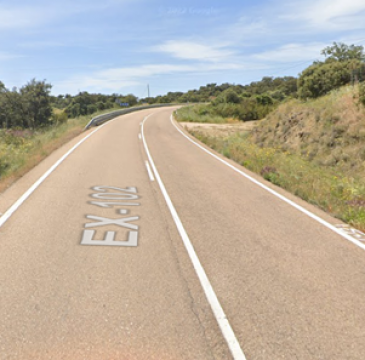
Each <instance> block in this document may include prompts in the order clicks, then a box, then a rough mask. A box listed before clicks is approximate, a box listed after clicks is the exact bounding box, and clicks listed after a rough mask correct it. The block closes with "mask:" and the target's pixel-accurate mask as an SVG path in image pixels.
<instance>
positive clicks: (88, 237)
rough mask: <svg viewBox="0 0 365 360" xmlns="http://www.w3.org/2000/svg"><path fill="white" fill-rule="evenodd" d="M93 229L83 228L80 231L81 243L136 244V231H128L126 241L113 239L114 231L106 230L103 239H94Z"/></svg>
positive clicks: (105, 244) (130, 245) (103, 244)
mask: <svg viewBox="0 0 365 360" xmlns="http://www.w3.org/2000/svg"><path fill="white" fill-rule="evenodd" d="M94 234H95V230H84V231H83V233H82V239H81V245H96V246H128V247H135V246H137V245H138V231H129V233H128V240H127V241H118V240H115V232H114V231H107V232H106V233H105V237H104V240H94V239H93V237H94Z"/></svg>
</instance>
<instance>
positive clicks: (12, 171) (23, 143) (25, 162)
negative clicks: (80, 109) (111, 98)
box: [0, 108, 115, 192]
mask: <svg viewBox="0 0 365 360" xmlns="http://www.w3.org/2000/svg"><path fill="white" fill-rule="evenodd" d="M112 110H115V108H112V109H108V110H104V111H99V112H96V113H94V114H93V115H95V116H96V115H98V114H101V113H104V112H109V111H112ZM56 114H57V112H56ZM89 121H90V116H89V115H85V116H79V117H77V118H72V119H68V120H67V121H65V122H59V123H55V124H53V125H49V126H47V127H40V128H38V129H31V128H25V129H24V128H20V127H14V128H11V129H0V192H1V191H3V190H5V189H6V188H7V187H8V186H9V185H11V184H12V183H13V182H14V181H15V180H17V179H18V178H20V177H21V176H23V175H24V174H25V173H27V172H28V171H29V170H30V169H31V168H33V167H34V166H36V165H37V164H38V163H39V162H40V161H41V160H42V159H44V158H45V157H47V156H48V155H49V154H50V153H52V152H53V151H54V150H56V149H57V148H59V147H60V146H62V145H63V144H65V143H67V142H68V141H70V140H71V139H73V138H74V137H75V136H78V135H79V134H81V133H82V131H83V129H84V127H85V126H86V124H87V123H88V122H89Z"/></svg>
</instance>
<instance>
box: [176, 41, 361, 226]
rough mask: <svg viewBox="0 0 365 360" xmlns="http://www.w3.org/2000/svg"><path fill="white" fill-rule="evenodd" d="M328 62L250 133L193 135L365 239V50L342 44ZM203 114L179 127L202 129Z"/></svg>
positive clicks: (182, 114) (329, 51) (308, 72)
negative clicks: (191, 123)
mask: <svg viewBox="0 0 365 360" xmlns="http://www.w3.org/2000/svg"><path fill="white" fill-rule="evenodd" d="M323 54H325V55H326V56H327V59H326V61H324V62H321V63H320V62H316V63H314V64H313V65H311V66H310V67H309V68H308V69H305V70H304V71H303V72H302V74H300V76H299V78H298V82H297V83H298V89H297V94H296V95H295V94H292V95H291V99H289V98H286V99H284V100H283V101H281V102H280V103H279V104H276V106H275V107H273V108H272V110H271V111H270V112H269V113H268V114H267V115H266V117H265V118H264V119H263V120H261V121H258V122H257V125H256V126H255V127H254V128H253V130H252V131H251V132H244V133H243V132H237V133H235V134H233V135H232V134H227V135H224V133H220V135H215V134H212V133H210V132H209V131H204V128H202V127H200V128H195V129H194V127H193V128H191V127H190V130H189V131H190V132H191V133H192V134H193V135H194V136H195V137H197V138H198V139H199V140H201V141H202V142H204V143H205V144H207V145H208V146H210V147H212V148H213V149H215V150H216V151H218V152H220V153H221V154H223V155H224V156H226V157H228V158H231V159H232V160H234V161H236V162H237V163H239V164H241V165H243V166H245V167H247V168H248V169H250V170H252V171H254V172H256V173H258V174H261V175H262V176H263V177H264V178H265V179H266V180H268V181H270V182H272V183H274V184H276V185H278V186H280V187H282V188H284V189H286V190H288V191H290V192H292V193H293V194H295V195H297V196H299V197H301V198H302V199H304V200H306V201H308V202H310V203H312V204H314V205H316V206H318V207H320V208H322V209H324V210H325V211H327V212H329V213H330V214H332V215H334V216H336V217H337V218H339V219H341V220H343V221H345V222H347V223H349V224H351V225H353V226H354V227H356V228H358V229H360V230H362V231H365V182H364V180H365V150H364V149H365V106H364V105H365V83H362V82H361V81H362V80H364V78H363V77H364V75H365V71H364V70H365V68H364V62H363V61H364V53H363V48H362V47H356V46H346V45H344V44H336V43H335V44H334V45H333V46H331V47H328V48H326V49H324V50H323ZM210 106H212V107H214V106H215V105H214V103H213V104H212V105H210ZM199 111H201V109H199V107H196V108H195V110H194V108H193V109H181V110H179V111H178V114H177V119H178V120H180V121H191V120H190V118H191V119H193V121H195V122H198V121H199V116H192V115H191V114H193V113H195V114H199ZM186 114H189V116H190V118H189V117H188V116H186ZM208 114H209V112H208ZM205 116H206V115H205ZM208 117H209V116H208ZM208 117H207V116H206V117H205V119H204V120H205V122H209V120H208ZM225 119H226V120H227V121H225V122H229V121H231V120H229V121H228V119H230V118H228V117H226V118H225ZM223 120H224V119H223ZM238 120H240V119H238ZM223 122H224V121H222V123H223Z"/></svg>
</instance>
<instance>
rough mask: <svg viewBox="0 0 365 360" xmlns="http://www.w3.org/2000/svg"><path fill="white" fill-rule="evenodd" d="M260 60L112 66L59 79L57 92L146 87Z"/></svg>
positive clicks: (245, 67) (251, 65)
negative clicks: (163, 78)
mask: <svg viewBox="0 0 365 360" xmlns="http://www.w3.org/2000/svg"><path fill="white" fill-rule="evenodd" d="M265 67H266V66H265V65H259V64H257V62H252V63H250V62H246V63H243V62H242V63H232V62H227V63H200V62H199V63H198V64H190V65H173V64H154V65H142V66H135V67H124V68H112V69H107V70H102V71H97V72H93V73H91V74H89V75H75V76H73V77H71V78H69V79H67V80H64V81H60V82H55V81H53V82H52V83H53V84H54V86H53V91H54V92H55V93H63V94H64V93H72V94H75V93H77V92H79V91H90V92H120V91H122V89H126V88H130V87H133V86H144V85H145V84H147V83H148V82H149V81H150V80H151V79H152V78H154V77H157V78H158V77H161V76H170V77H171V78H172V79H173V78H174V76H176V75H179V74H183V75H184V76H185V75H186V76H187V75H196V76H198V75H202V74H209V73H214V72H223V71H232V70H243V71H250V70H256V69H262V68H265Z"/></svg>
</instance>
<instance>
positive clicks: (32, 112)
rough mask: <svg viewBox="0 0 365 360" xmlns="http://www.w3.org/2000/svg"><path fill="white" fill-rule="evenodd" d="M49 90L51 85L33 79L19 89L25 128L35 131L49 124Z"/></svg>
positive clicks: (50, 108) (50, 109) (50, 110)
mask: <svg viewBox="0 0 365 360" xmlns="http://www.w3.org/2000/svg"><path fill="white" fill-rule="evenodd" d="M51 88H52V85H51V84H47V83H46V82H45V81H36V80H35V79H33V80H31V81H30V82H29V83H28V84H26V85H24V86H23V87H22V88H21V89H20V91H19V93H20V96H21V99H20V104H21V108H22V112H23V116H24V117H25V121H26V125H27V127H31V128H33V129H35V128H36V127H39V126H42V125H47V124H49V120H50V117H51V115H52V106H51V97H50V91H51Z"/></svg>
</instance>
